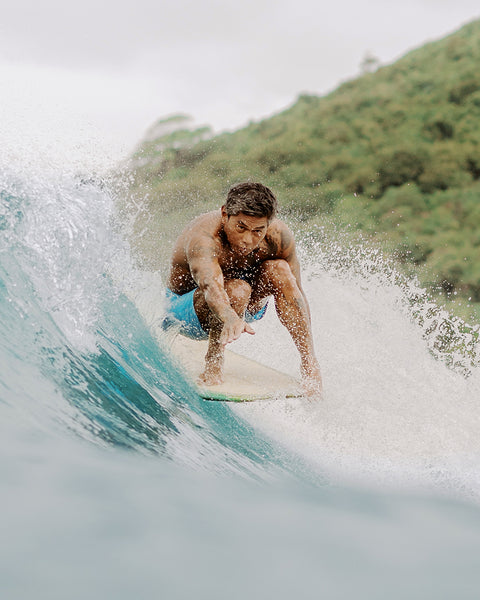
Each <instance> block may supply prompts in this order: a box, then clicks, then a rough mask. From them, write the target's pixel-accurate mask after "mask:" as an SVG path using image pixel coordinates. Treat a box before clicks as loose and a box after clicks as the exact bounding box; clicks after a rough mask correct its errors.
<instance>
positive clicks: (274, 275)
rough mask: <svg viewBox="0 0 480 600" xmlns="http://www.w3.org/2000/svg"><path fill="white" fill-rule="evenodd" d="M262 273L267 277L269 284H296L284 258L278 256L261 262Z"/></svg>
mask: <svg viewBox="0 0 480 600" xmlns="http://www.w3.org/2000/svg"><path fill="white" fill-rule="evenodd" d="M262 266H263V270H264V274H265V275H266V276H267V277H268V280H269V281H270V283H271V284H273V285H275V286H279V285H296V279H295V276H294V275H293V273H292V270H291V269H290V265H289V264H288V262H287V261H286V260H283V259H282V258H278V259H276V260H266V261H265V262H264V263H263V265H262Z"/></svg>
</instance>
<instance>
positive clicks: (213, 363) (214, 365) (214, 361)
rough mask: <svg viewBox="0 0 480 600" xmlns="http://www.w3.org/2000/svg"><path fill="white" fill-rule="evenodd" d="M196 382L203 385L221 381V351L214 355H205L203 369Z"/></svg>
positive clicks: (215, 383) (217, 383) (216, 383)
mask: <svg viewBox="0 0 480 600" xmlns="http://www.w3.org/2000/svg"><path fill="white" fill-rule="evenodd" d="M198 382H199V383H203V384H204V385H219V384H220V383H223V352H220V353H216V354H215V356H214V357H211V356H209V354H208V353H207V355H206V356H205V370H204V371H203V373H202V374H201V375H199V377H198Z"/></svg>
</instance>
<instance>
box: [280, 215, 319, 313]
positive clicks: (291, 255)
mask: <svg viewBox="0 0 480 600" xmlns="http://www.w3.org/2000/svg"><path fill="white" fill-rule="evenodd" d="M279 235H280V241H279V258H283V259H284V260H286V261H287V263H288V265H289V266H290V270H291V271H292V273H293V275H294V277H295V279H296V280H297V285H298V288H299V290H300V292H301V293H302V296H303V300H304V302H305V308H306V311H307V314H308V319H309V321H311V316H310V306H309V304H308V300H307V297H306V295H305V292H304V291H303V288H302V281H301V273H300V262H299V260H298V256H297V249H296V244H295V238H294V236H293V233H292V232H291V231H290V229H289V228H288V227H287V226H286V225H285V224H284V223H282V228H281V230H280V232H279Z"/></svg>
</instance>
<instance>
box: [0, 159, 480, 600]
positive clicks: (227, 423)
mask: <svg viewBox="0 0 480 600" xmlns="http://www.w3.org/2000/svg"><path fill="white" fill-rule="evenodd" d="M26 173H28V175H26ZM0 183H1V197H0V234H1V235H0V280H1V282H0V292H1V295H0V317H1V319H0V328H1V337H0V358H1V365H2V377H1V381H0V433H1V435H0V448H1V455H2V459H1V460H0V482H1V483H0V493H1V496H2V500H3V511H2V517H3V520H2V531H4V535H5V539H8V540H9V543H8V544H4V547H3V550H2V551H0V571H1V577H2V586H3V588H4V589H5V591H6V597H9V598H25V597H30V596H32V595H34V594H35V595H36V596H40V597H48V598H64V597H69V598H77V597H78V598H83V597H85V595H86V594H89V595H90V596H92V595H93V596H94V597H99V598H105V597H115V598H120V599H122V598H127V597H128V598H130V597H131V596H132V595H133V594H136V595H137V596H140V597H151V596H153V595H154V594H158V590H162V593H164V594H165V597H178V598H189V597H191V596H192V595H193V594H195V595H197V596H199V597H207V596H208V597H209V598H223V597H225V596H226V595H228V596H229V597H233V598H236V597H238V598H244V597H246V596H253V597H272V596H275V597H276V598H290V597H292V595H294V594H295V595H299V596H300V597H305V598H307V597H313V596H314V595H315V597H317V596H318V593H319V590H322V591H323V593H324V594H325V595H327V596H329V597H339V598H340V597H342V598H343V597H344V598H350V597H352V595H355V597H357V598H363V597H365V598H369V599H371V598H381V597H384V594H385V590H388V595H389V597H391V598H404V597H410V598H415V597H418V598H426V597H437V596H438V595H439V592H440V591H441V593H450V592H451V593H452V594H454V593H455V594H456V595H457V596H459V595H460V596H461V597H464V598H465V597H468V591H469V590H470V589H474V588H473V587H472V584H473V583H474V582H475V580H476V578H477V573H478V567H479V564H478V558H477V557H478V556H480V552H479V550H480V541H479V540H480V536H479V535H478V534H479V532H480V522H479V515H480V510H479V508H478V497H479V492H480V489H479V470H478V467H477V464H478V452H479V447H478V446H479V442H478V441H477V440H478V439H479V437H480V436H479V435H478V433H479V431H480V422H479V417H478V415H479V412H480V411H479V410H478V406H477V405H478V402H477V400H478V398H479V393H478V392H479V387H480V383H479V376H478V366H477V364H478V361H477V357H478V354H477V352H478V347H477V346H476V343H475V335H474V332H473V333H471V337H470V338H469V337H468V335H470V334H469V333H466V334H464V333H463V332H462V328H463V325H462V324H461V323H460V322H459V321H456V320H454V319H450V318H449V317H448V316H447V315H444V314H443V313H441V311H440V309H438V308H436V307H435V306H434V305H433V304H431V303H430V301H428V300H427V297H426V295H424V293H423V292H422V291H421V290H419V289H418V288H417V287H415V286H414V285H413V284H411V283H409V282H401V281H400V280H399V279H398V276H397V275H396V274H395V273H394V271H393V270H391V269H390V267H388V266H386V265H385V264H384V263H382V261H381V259H380V258H379V257H375V256H374V255H367V256H365V253H363V254H362V252H361V251H359V250H355V251H354V250H345V249H344V248H343V249H342V248H341V247H340V246H334V245H332V244H329V243H328V242H327V241H326V240H325V239H323V238H321V236H318V237H315V238H314V239H313V240H312V242H311V244H310V246H308V247H307V245H304V249H305V251H306V253H308V256H309V260H308V261H307V260H305V261H304V274H303V277H304V287H305V290H306V293H307V295H308V297H309V299H310V305H311V309H312V320H313V330H314V338H315V344H316V348H317V353H318V355H319V359H320V362H321V365H322V370H323V376H324V381H325V389H326V395H325V400H324V401H323V402H322V403H317V404H315V403H309V402H307V401H302V400H300V401H298V400H279V401H277V402H275V403H273V402H263V403H257V404H245V405H240V406H230V405H226V404H221V403H207V402H203V401H202V400H201V399H200V398H198V397H197V396H196V394H195V391H194V389H193V388H192V386H191V385H190V383H189V382H188V381H187V380H186V379H185V377H184V375H183V373H182V371H181V369H180V368H179V366H178V365H176V364H175V362H174V361H173V359H172V358H171V356H170V354H169V351H168V345H167V344H166V342H165V340H163V338H162V337H161V334H160V332H159V322H160V320H161V317H162V313H163V307H162V302H161V295H162V292H163V283H162V281H161V278H160V277H159V276H158V274H155V273H153V274H152V273H141V272H139V271H138V270H136V269H135V268H134V267H133V266H132V263H131V261H130V258H129V249H128V245H127V244H126V243H125V241H124V240H123V239H121V238H120V237H119V235H118V234H116V233H115V228H114V227H113V221H114V220H115V218H116V212H115V203H114V201H113V198H112V194H111V192H110V191H109V186H108V181H104V182H103V183H102V184H101V185H99V184H98V182H97V183H96V182H95V181H93V180H91V178H90V177H79V176H72V174H71V173H65V172H63V173H60V174H59V173H58V172H50V171H48V172H47V171H44V170H42V171H40V172H32V171H31V170H27V169H25V170H22V169H17V170H13V169H12V168H6V167H5V166H4V167H2V169H1V170H0ZM307 251H308V252H307ZM434 320H435V321H436V323H437V327H436V329H435V330H434V327H433V321H434ZM442 323H444V325H442ZM445 324H446V325H445ZM446 327H447V328H448V327H450V328H451V329H452V331H453V332H454V333H453V334H451V336H452V335H453V337H455V336H457V341H456V342H455V353H456V354H454V355H452V353H451V352H450V350H449V351H448V352H447V351H446V350H445V348H442V347H441V346H440V345H439V343H438V335H443V332H444V330H445V328H446ZM436 332H439V333H436ZM462 336H464V337H462ZM272 348H274V349H275V351H274V352H272ZM465 348H467V351H465ZM233 349H234V350H236V351H238V352H242V353H248V354H249V355H252V356H254V357H256V358H257V359H258V360H260V361H262V362H265V363H267V364H269V365H271V366H273V367H276V368H279V369H282V370H285V371H287V372H290V373H297V372H298V358H297V357H296V351H295V349H294V347H293V344H292V342H291V340H290V339H289V337H288V335H287V333H286V331H285V330H284V329H283V328H282V327H281V325H280V324H279V323H278V320H277V318H276V315H275V314H274V310H273V308H272V307H270V309H269V311H268V313H267V317H266V318H265V320H264V321H262V322H260V323H259V324H258V330H257V334H256V336H254V337H253V339H252V338H250V337H249V338H247V337H246V336H245V339H243V338H242V339H241V340H239V341H238V342H235V344H234V346H233ZM352 479H355V481H356V484H355V485H354V484H353V483H352ZM358 483H361V486H362V488H363V489H361V488H360V487H359V486H358V485H357V484H358ZM386 484H388V486H389V487H388V488H386ZM392 486H393V487H394V488H395V489H397V491H392ZM413 486H416V487H417V488H419V487H421V488H423V490H425V489H428V490H429V492H430V495H429V496H425V495H424V494H423V495H420V494H418V493H417V492H414V491H413V489H412V488H413ZM387 490H388V491H387ZM398 490H401V493H399V491H398ZM445 494H448V495H450V496H452V495H454V496H456V497H459V496H460V497H461V498H462V500H444V499H442V498H441V497H440V496H441V495H445ZM465 498H468V499H469V500H470V501H471V502H472V503H471V504H466V503H465ZM413 536H417V537H416V543H415V544H414V545H412V543H411V538H412V537H413ZM405 548H407V549H408V551H404V550H402V549H405ZM205 549H207V550H208V551H207V552H206V551H205ZM285 564H287V566H288V568H282V569H279V568H278V567H279V565H285ZM452 572H455V573H456V575H455V576H452ZM405 574H407V575H408V576H407V577H406V576H405ZM463 592H465V593H464V594H463V595H462V593H463ZM419 594H420V595H419ZM472 597H473V596H472Z"/></svg>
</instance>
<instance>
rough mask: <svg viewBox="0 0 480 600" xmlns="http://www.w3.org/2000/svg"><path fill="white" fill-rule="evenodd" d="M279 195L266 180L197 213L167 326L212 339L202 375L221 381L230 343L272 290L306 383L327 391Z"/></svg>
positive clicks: (178, 250)
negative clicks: (219, 205) (280, 214)
mask: <svg viewBox="0 0 480 600" xmlns="http://www.w3.org/2000/svg"><path fill="white" fill-rule="evenodd" d="M276 209H277V200H276V198H275V196H274V195H273V193H272V192H271V191H270V190H269V189H268V188H267V187H265V186H264V185H262V184H261V183H241V184H239V185H236V186H234V187H232V188H231V189H230V191H229V192H228V195H227V200H226V202H225V204H224V206H222V208H221V210H219V211H218V210H217V211H214V212H210V213H206V214H203V215H200V216H199V217H197V218H196V219H195V220H194V221H192V222H191V223H190V224H189V225H188V226H187V228H186V229H185V230H184V231H183V232H182V234H181V235H180V237H179V238H178V240H177V242H176V244H175V247H174V250H173V256H172V263H171V270H170V275H169V279H168V289H167V316H166V317H165V320H164V322H163V326H164V328H165V329H168V328H169V327H171V326H175V325H176V326H178V327H179V328H180V332H181V333H182V334H183V335H186V336H188V337H191V338H195V339H207V338H208V340H209V342H208V350H207V354H206V356H205V370H204V372H203V373H202V374H201V375H200V381H202V382H204V383H206V384H208V385H215V384H218V383H221V382H222V370H223V358H224V349H225V346H226V345H227V344H228V343H230V342H233V341H234V340H236V339H237V338H239V337H240V335H241V334H242V333H244V332H246V333H249V334H254V333H255V331H254V330H253V329H252V327H251V325H250V323H251V322H252V321H255V320H258V319H261V318H262V317H263V316H264V314H265V311H266V308H267V302H268V298H269V297H271V296H273V298H274V301H275V307H276V310H277V314H278V316H279V319H280V321H281V323H282V324H283V325H284V326H285V327H286V328H287V330H288V331H289V333H290V335H291V337H292V339H293V341H294V343H295V346H296V347H297V349H298V351H299V353H300V360H301V371H302V378H303V386H304V391H305V392H306V393H307V394H308V395H310V396H313V395H317V394H320V393H321V389H322V381H321V376H320V368H319V365H318V361H317V359H316V357H315V353H314V349H313V340H312V330H311V324H310V311H309V307H308V303H307V300H306V298H305V294H304V292H303V290H302V287H301V282H300V266H299V263H298V259H297V255H296V252H295V241H294V238H293V235H292V233H291V231H290V230H289V229H288V227H287V226H286V225H285V224H284V223H282V222H281V221H279V220H278V219H276V218H275V213H276Z"/></svg>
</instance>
